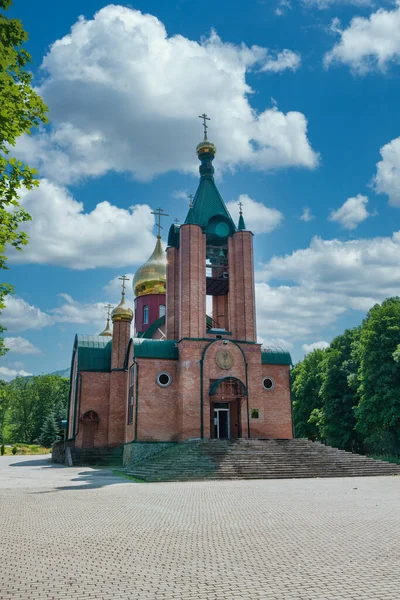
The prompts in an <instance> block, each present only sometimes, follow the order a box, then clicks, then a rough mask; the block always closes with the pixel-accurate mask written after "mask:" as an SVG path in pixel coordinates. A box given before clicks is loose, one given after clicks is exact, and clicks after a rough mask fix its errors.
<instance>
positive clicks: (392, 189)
mask: <svg viewBox="0 0 400 600" xmlns="http://www.w3.org/2000/svg"><path fill="white" fill-rule="evenodd" d="M380 153H381V156H382V160H381V161H379V162H378V163H377V165H376V176H375V180H374V183H375V189H376V191H377V192H378V193H381V194H387V195H388V196H389V204H391V205H392V206H400V137H398V138H396V139H394V140H392V141H391V142H389V143H388V144H386V145H385V146H383V148H381V150H380Z"/></svg>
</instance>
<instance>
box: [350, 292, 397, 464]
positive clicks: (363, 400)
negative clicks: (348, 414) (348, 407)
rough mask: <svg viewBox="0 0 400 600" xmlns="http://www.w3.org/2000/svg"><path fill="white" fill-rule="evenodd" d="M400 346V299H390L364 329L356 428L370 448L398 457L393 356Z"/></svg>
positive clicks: (373, 313)
mask: <svg viewBox="0 0 400 600" xmlns="http://www.w3.org/2000/svg"><path fill="white" fill-rule="evenodd" d="M399 343H400V298H398V297H396V298H388V299H387V300H385V301H384V302H383V303H382V304H381V305H379V304H376V305H375V306H374V307H373V308H372V309H371V310H370V311H369V313H368V315H367V317H366V319H365V320H364V321H363V323H362V326H361V335H360V340H359V344H358V347H357V356H358V359H359V362H360V368H359V372H358V380H359V384H360V385H359V395H360V402H359V404H358V406H357V408H356V418H357V426H356V427H357V430H358V431H359V432H360V433H361V434H362V435H363V436H364V437H365V441H366V443H367V444H370V445H373V446H375V447H376V448H377V449H380V450H381V451H383V450H384V449H385V448H387V449H388V450H390V451H392V452H395V453H399V451H400V364H399V363H398V362H396V361H395V359H394V357H393V354H394V353H395V352H396V350H397V348H398V345H399Z"/></svg>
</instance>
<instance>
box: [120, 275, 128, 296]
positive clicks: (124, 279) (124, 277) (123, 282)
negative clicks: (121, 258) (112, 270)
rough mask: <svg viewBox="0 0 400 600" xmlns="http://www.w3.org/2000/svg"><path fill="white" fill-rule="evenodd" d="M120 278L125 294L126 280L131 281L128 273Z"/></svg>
mask: <svg viewBox="0 0 400 600" xmlns="http://www.w3.org/2000/svg"><path fill="white" fill-rule="evenodd" d="M118 279H121V281H122V284H121V285H122V294H123V295H124V294H125V282H126V281H129V279H128V277H127V276H126V275H122V277H118Z"/></svg>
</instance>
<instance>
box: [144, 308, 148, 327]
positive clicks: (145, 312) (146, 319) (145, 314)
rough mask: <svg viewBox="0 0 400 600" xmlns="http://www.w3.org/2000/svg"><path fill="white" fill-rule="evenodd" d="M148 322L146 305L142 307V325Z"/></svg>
mask: <svg viewBox="0 0 400 600" xmlns="http://www.w3.org/2000/svg"><path fill="white" fill-rule="evenodd" d="M148 324H149V307H148V306H147V304H146V306H145V307H144V308H143V325H148Z"/></svg>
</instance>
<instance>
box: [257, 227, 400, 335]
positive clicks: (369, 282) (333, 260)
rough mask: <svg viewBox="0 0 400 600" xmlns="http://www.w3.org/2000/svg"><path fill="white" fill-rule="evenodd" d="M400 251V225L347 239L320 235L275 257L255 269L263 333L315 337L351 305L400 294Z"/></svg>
mask: <svg viewBox="0 0 400 600" xmlns="http://www.w3.org/2000/svg"><path fill="white" fill-rule="evenodd" d="M399 256H400V231H397V232H395V233H394V234H393V236H392V237H376V238H372V239H357V240H351V241H347V242H342V241H340V240H323V239H321V238H318V237H315V238H313V240H312V242H311V244H310V246H309V247H308V248H305V249H301V250H296V251H295V252H293V253H292V254H290V255H287V256H282V257H273V258H272V259H271V260H270V261H269V262H268V263H266V264H265V265H264V266H263V268H261V269H260V270H259V271H258V272H257V273H256V280H257V284H256V301H257V317H258V321H257V323H258V330H259V335H260V336H261V337H268V336H273V337H276V338H283V339H285V340H286V339H287V340H292V341H302V342H304V341H305V340H307V339H310V338H311V339H314V340H315V338H316V337H317V336H318V337H319V336H320V335H321V336H322V335H326V333H323V332H325V331H326V329H327V328H328V329H329V328H330V327H332V326H333V325H334V324H335V322H336V321H337V320H338V318H339V317H340V316H342V315H344V314H345V313H346V312H347V311H349V310H358V311H363V312H367V311H368V310H369V309H370V308H371V307H372V306H373V305H374V304H375V303H376V302H382V300H384V299H385V298H387V297H389V296H396V295H400V263H399V259H398V257H399ZM280 281H282V282H284V283H285V285H279V282H280ZM271 282H273V283H274V285H272V283H271ZM317 339H318V338H317Z"/></svg>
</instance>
